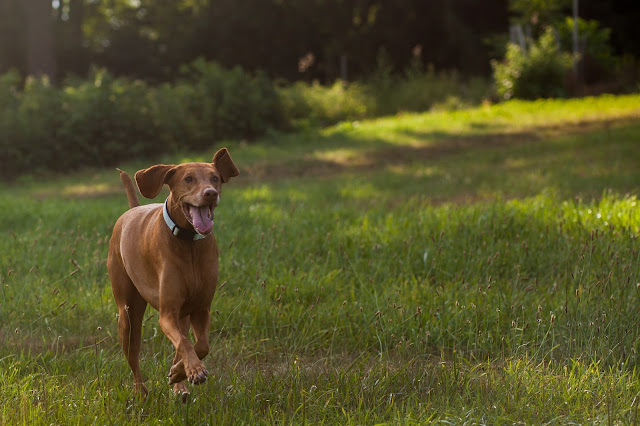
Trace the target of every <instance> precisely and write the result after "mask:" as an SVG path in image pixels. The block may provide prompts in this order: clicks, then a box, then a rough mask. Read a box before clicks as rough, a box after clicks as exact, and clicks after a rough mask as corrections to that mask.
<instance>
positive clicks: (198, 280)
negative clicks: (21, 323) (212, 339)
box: [107, 148, 238, 398]
mask: <svg viewBox="0 0 640 426" xmlns="http://www.w3.org/2000/svg"><path fill="white" fill-rule="evenodd" d="M233 176H238V169H237V168H236V166H235V164H234V163H233V160H232V159H231V156H230V155H229V152H228V151H227V149H226V148H222V149H221V150H219V151H218V152H216V154H215V156H214V157H213V160H212V162H211V163H185V164H179V165H164V164H159V165H155V166H153V167H150V168H148V169H144V170H140V171H138V172H137V173H136V175H135V179H136V182H137V183H138V188H139V190H140V193H141V194H142V195H143V196H145V197H147V198H154V197H156V196H157V195H158V194H159V193H160V190H161V189H162V186H163V185H164V184H167V185H168V186H169V189H170V194H169V197H168V198H167V201H166V202H165V203H164V204H147V205H144V206H140V203H139V202H138V197H137V195H136V193H135V188H134V186H133V182H132V181H131V178H130V177H129V176H128V175H127V174H126V173H124V172H123V171H120V178H121V180H122V182H123V184H124V186H125V189H126V192H127V198H128V200H129V207H130V210H128V211H127V212H125V213H124V214H123V215H122V216H120V218H119V219H118V221H117V222H116V224H115V226H114V228H113V234H112V236H111V241H110V242H109V257H108V259H107V268H108V270H109V277H110V278H111V287H112V290H113V296H114V298H115V300H116V304H117V305H118V312H119V318H118V331H119V334H120V343H121V344H122V349H123V351H124V354H125V357H126V358H127V361H128V362H129V366H130V367H131V371H132V372H133V377H134V379H135V386H136V390H137V391H138V392H139V393H140V394H142V395H146V394H147V388H146V386H145V385H144V382H143V380H142V374H141V372H140V363H139V360H138V357H139V355H140V340H141V333H142V318H143V315H144V311H145V309H146V307H147V303H149V304H150V305H151V306H153V307H154V308H155V309H157V310H158V312H159V315H160V319H159V323H160V328H161V329H162V332H163V333H164V334H165V335H166V336H167V337H168V338H169V340H171V343H173V346H175V348H176V355H175V358H174V359H173V365H172V367H171V370H170V372H169V384H174V392H176V393H177V394H181V395H182V396H183V398H184V397H186V395H188V393H189V392H188V389H187V387H186V385H185V383H184V380H185V379H187V380H189V381H190V382H191V383H194V384H200V383H203V382H204V381H205V380H206V379H207V374H208V371H207V369H206V368H205V366H204V364H203V363H202V359H203V358H204V357H205V356H206V355H207V353H209V310H210V308H211V300H212V299H213V294H214V292H215V290H216V285H217V283H218V247H217V245H216V239H215V236H214V235H213V234H212V233H211V230H212V228H213V210H214V208H215V207H216V206H217V205H218V202H219V201H220V192H221V190H222V184H223V183H226V182H228V181H229V179H230V178H232V177H233ZM189 326H191V328H192V330H193V334H194V337H195V341H196V343H195V345H193V344H192V343H191V341H190V340H189V338H188V335H189Z"/></svg>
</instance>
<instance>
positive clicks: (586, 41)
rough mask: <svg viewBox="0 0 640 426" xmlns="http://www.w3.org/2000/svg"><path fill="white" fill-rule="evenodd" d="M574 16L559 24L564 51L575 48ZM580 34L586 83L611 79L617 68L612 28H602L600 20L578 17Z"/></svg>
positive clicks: (559, 33)
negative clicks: (610, 40)
mask: <svg viewBox="0 0 640 426" xmlns="http://www.w3.org/2000/svg"><path fill="white" fill-rule="evenodd" d="M573 22H574V21H573V18H571V17H567V18H566V19H565V21H564V22H563V23H562V24H561V25H559V26H558V35H559V38H560V44H561V46H562V49H563V50H564V51H567V52H570V51H572V49H573ZM578 34H579V40H580V45H581V49H583V50H584V53H583V57H582V58H580V60H581V61H582V63H583V65H582V67H583V69H584V78H585V83H595V82H598V81H603V80H606V79H609V78H611V77H612V76H613V74H614V73H615V70H616V63H617V61H616V58H615V56H614V55H613V49H612V48H611V46H610V45H609V38H610V36H611V30H610V29H609V28H601V27H600V24H599V23H598V21H594V20H589V21H585V20H584V19H581V18H578Z"/></svg>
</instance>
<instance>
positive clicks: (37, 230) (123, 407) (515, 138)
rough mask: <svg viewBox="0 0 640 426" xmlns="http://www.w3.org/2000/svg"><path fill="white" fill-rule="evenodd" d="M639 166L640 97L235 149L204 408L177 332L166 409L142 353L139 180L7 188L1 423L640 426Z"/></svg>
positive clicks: (2, 190) (3, 196) (73, 178)
mask: <svg viewBox="0 0 640 426" xmlns="http://www.w3.org/2000/svg"><path fill="white" fill-rule="evenodd" d="M639 144H640V96H624V97H600V98H587V99H582V100H566V101H537V102H508V103H505V104H500V105H485V106H482V107H479V108H476V109H470V110H461V111H456V112H432V113H425V114H406V115H401V116H397V117H390V118H384V119H379V120H374V121H367V122H364V121H363V122H347V123H342V124H339V125H337V126H335V127H332V128H329V129H326V130H322V131H309V132H307V133H300V134H293V135H272V136H271V137H269V138H267V139H265V140H262V141H260V143H255V144H247V143H244V142H236V141H231V142H229V143H228V144H226V146H227V147H228V148H229V149H230V152H231V154H232V156H233V158H234V160H235V162H236V164H237V165H238V167H239V168H240V170H241V173H243V174H242V176H241V177H239V178H237V179H234V180H232V181H231V183H229V184H228V185H226V187H225V189H224V193H223V196H222V203H221V205H220V207H219V208H218V210H217V213H216V229H215V232H216V235H217V238H218V242H219V244H220V247H221V259H220V260H221V273H220V276H221V282H222V285H221V287H220V289H219V291H218V293H217V295H216V297H215V298H214V302H213V306H212V325H211V341H212V351H211V354H210V355H209V357H208V358H207V359H206V362H205V364H206V365H207V367H208V368H209V370H210V372H211V374H210V376H209V377H210V378H209V380H208V381H207V383H206V384H204V385H202V386H199V387H195V388H193V389H192V394H191V398H190V401H189V402H188V403H187V404H182V403H181V402H179V400H178V399H177V398H175V397H174V396H173V395H172V394H171V392H170V388H169V386H168V385H167V384H166V382H167V379H166V375H167V373H168V370H169V367H170V362H171V359H172V356H173V350H172V347H171V345H170V343H169V342H168V340H167V339H166V338H165V337H164V336H163V334H162V332H161V331H160V330H159V327H158V324H157V314H156V313H155V312H154V311H152V310H151V309H150V310H148V311H147V319H146V321H145V323H144V324H145V327H144V345H143V353H142V369H143V374H144V375H145V377H146V379H147V385H148V386H149V388H150V395H149V397H148V398H147V399H146V400H144V401H141V400H138V399H137V398H135V397H134V393H133V387H132V378H131V373H130V371H129V369H128V366H127V364H126V362H125V359H124V356H123V355H122V353H121V350H120V347H119V344H118V338H117V327H116V307H115V304H114V302H113V300H112V296H111V289H110V285H109V281H108V277H107V273H106V267H105V260H106V254H107V245H108V240H109V236H110V230H111V226H112V225H113V223H114V221H115V219H116V218H117V217H118V216H119V215H120V214H121V213H122V212H123V211H125V210H126V208H127V204H126V197H125V195H124V192H123V190H122V189H121V188H120V183H119V179H118V174H117V172H116V171H115V170H84V171H82V172H79V173H76V174H74V175H70V176H49V177H47V178H46V179H42V178H36V177H33V176H32V177H29V176H26V177H21V178H19V179H18V180H17V181H16V182H15V183H13V184H11V185H9V184H4V186H1V187H0V211H1V212H2V225H1V228H0V338H1V339H2V342H3V344H2V345H0V388H1V389H2V391H1V393H0V424H29V425H31V424H82V425H84V424H127V423H130V424H138V423H140V422H141V421H144V422H146V423H149V424H155V423H159V422H162V423H163V424H305V423H308V424H377V423H388V424H407V425H412V424H425V423H429V422H444V423H455V424H460V423H488V424H506V423H526V424H541V423H607V424H613V423H616V424H635V423H636V422H637V419H638V405H639V404H640V401H638V399H639V397H640V371H638V369H637V366H638V364H639V362H640V358H639V354H638V351H640V328H639V327H638V305H639V300H638V299H639V297H640V262H638V257H639V256H638V250H640V242H639V241H638V236H639V235H640V211H639V209H638V206H637V203H638V200H637V198H636V194H638V192H639V191H640V155H639V148H640V146H639ZM216 148H218V147H212V148H211V150H210V151H209V152H204V153H196V154H194V153H187V154H184V155H182V156H176V157H172V158H157V159H150V160H148V161H147V162H132V163H129V164H123V165H121V168H123V169H125V170H127V171H129V172H134V171H135V170H137V169H138V168H142V167H147V166H148V165H150V164H152V163H153V162H179V161H186V160H209V159H210V158H211V156H212V154H213V153H214V152H215V150H216ZM165 196H166V193H163V194H161V195H160V196H159V197H158V200H160V199H162V198H163V197H165Z"/></svg>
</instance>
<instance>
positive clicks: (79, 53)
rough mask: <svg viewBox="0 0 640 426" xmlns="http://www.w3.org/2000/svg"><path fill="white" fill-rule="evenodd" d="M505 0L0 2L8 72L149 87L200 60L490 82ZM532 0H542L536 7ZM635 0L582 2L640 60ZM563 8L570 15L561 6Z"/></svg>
mask: <svg viewBox="0 0 640 426" xmlns="http://www.w3.org/2000/svg"><path fill="white" fill-rule="evenodd" d="M509 3H510V2H509V0H492V1H478V0H109V1H97V0H54V1H51V0H0V72H4V71H7V70H9V69H16V70H18V71H19V72H20V73H21V74H22V75H26V74H38V73H41V74H48V75H50V76H54V79H55V80H62V79H63V78H65V77H67V76H69V75H79V76H84V75H86V73H87V71H88V70H89V69H90V67H91V66H92V65H96V66H100V67H105V68H107V69H108V70H110V71H111V72H113V73H115V74H116V75H124V76H130V77H135V78H143V79H146V80H148V81H164V80H170V79H173V78H174V77H175V76H176V75H177V74H178V73H179V70H180V67H181V65H183V64H185V63H188V62H191V61H192V60H194V59H195V58H198V57H203V58H205V59H207V60H213V61H216V62H218V63H220V64H222V65H223V66H227V67H231V66H235V65H240V66H242V67H243V68H244V69H246V70H248V71H256V70H262V71H264V72H266V73H267V74H268V75H269V76H270V77H271V78H275V79H285V80H288V81H293V80H307V81H309V80H314V79H317V80H320V81H322V82H330V81H333V80H335V79H336V78H340V77H342V78H344V77H346V78H347V79H349V80H353V79H358V78H361V77H363V76H366V75H369V74H370V73H372V72H373V71H374V70H376V69H379V67H380V66H381V64H380V62H381V60H383V61H384V62H385V63H384V64H383V65H384V66H387V67H391V68H392V69H395V70H402V69H404V68H406V67H407V66H408V64H409V63H411V61H412V60H413V61H415V60H416V58H418V59H419V60H420V61H421V63H422V64H423V65H428V64H431V65H433V66H434V67H435V68H436V69H440V70H444V69H447V70H452V69H455V70H457V71H459V72H460V73H462V74H463V75H488V74H489V73H490V71H491V68H490V65H489V61H490V59H491V58H495V57H499V56H501V55H502V54H503V53H504V50H503V49H502V47H503V46H504V41H505V40H506V37H508V32H509V24H510V23H511V22H513V18H514V17H513V10H512V8H511V9H510V7H509V6H510V5H509ZM532 3H536V2H535V1H534V2H532ZM637 3H638V2H637V0H625V1H622V0H617V1H613V0H612V1H603V0H582V1H581V2H580V16H581V17H582V18H585V19H596V20H597V21H599V22H600V24H601V25H602V26H603V27H608V28H611V29H612V33H611V44H612V48H613V50H614V53H616V54H622V53H625V54H630V55H632V56H635V57H638V56H640V55H639V53H640V26H638V25H637V24H636V22H635V21H636V20H637V16H638V15H637V11H638V9H639V6H638V5H637ZM562 4H563V8H564V10H563V12H566V15H570V13H571V2H570V1H564V2H562Z"/></svg>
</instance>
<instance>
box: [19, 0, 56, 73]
mask: <svg viewBox="0 0 640 426" xmlns="http://www.w3.org/2000/svg"><path fill="white" fill-rule="evenodd" d="M23 7H24V11H25V17H26V30H27V73H28V74H30V75H46V76H48V77H49V78H50V79H51V80H54V79H55V78H56V71H57V69H56V59H55V52H54V42H53V18H52V13H51V12H52V8H51V0H24V1H23Z"/></svg>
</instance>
